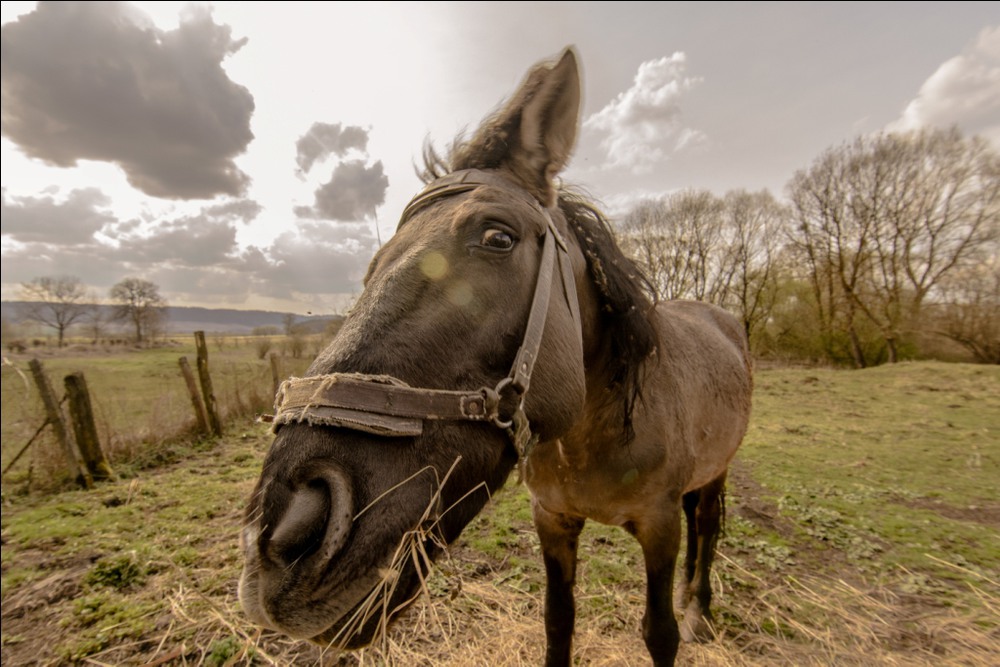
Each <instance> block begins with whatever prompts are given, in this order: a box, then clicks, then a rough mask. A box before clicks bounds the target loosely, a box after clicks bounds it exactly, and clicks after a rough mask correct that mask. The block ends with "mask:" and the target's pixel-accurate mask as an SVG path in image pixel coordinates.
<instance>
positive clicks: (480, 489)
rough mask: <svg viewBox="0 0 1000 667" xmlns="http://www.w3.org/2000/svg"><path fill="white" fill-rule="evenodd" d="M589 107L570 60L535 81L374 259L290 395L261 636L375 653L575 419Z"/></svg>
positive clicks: (256, 603) (582, 346)
mask: <svg viewBox="0 0 1000 667" xmlns="http://www.w3.org/2000/svg"><path fill="white" fill-rule="evenodd" d="M579 108H580V80H579V73H578V68H577V62H576V57H575V55H574V53H573V52H572V51H570V50H567V51H566V52H565V53H564V54H563V55H562V57H561V58H560V59H559V60H558V61H557V62H555V63H546V64H543V65H539V66H537V67H536V68H535V69H534V70H532V71H531V72H530V73H529V75H528V76H527V77H526V79H525V80H524V82H523V83H522V85H521V87H520V88H519V90H518V91H517V93H516V94H515V95H514V96H513V97H512V98H511V99H510V101H509V102H508V103H507V104H506V105H505V106H504V107H503V108H502V109H501V110H500V111H499V112H498V113H497V114H496V115H494V116H493V117H491V118H490V119H488V120H487V121H486V122H484V124H483V125H482V126H481V127H480V128H479V130H478V131H477V132H476V133H475V134H474V136H473V137H471V138H470V139H469V140H468V141H467V142H465V143H464V144H462V145H461V146H460V147H459V148H458V149H457V150H456V151H455V152H454V153H453V155H452V157H451V164H450V167H451V171H450V173H448V174H435V173H433V172H434V166H433V164H432V165H431V168H430V169H429V172H431V175H432V177H433V176H441V178H436V179H435V178H432V179H431V182H430V183H429V184H428V186H427V188H426V189H425V190H424V191H423V192H422V193H420V194H418V195H417V196H416V197H415V198H414V200H413V201H412V202H411V204H410V205H409V206H408V207H407V209H406V210H405V211H404V213H403V215H402V216H401V220H400V224H399V228H398V230H397V232H396V234H395V235H394V236H393V237H392V238H391V239H390V240H389V241H388V242H387V243H386V244H385V245H384V246H383V247H382V248H381V249H380V250H379V252H378V253H377V254H376V256H375V257H374V258H373V260H372V262H371V265H370V267H369V270H368V273H367V276H366V278H365V283H364V284H365V287H364V291H363V293H362V294H361V296H360V297H359V299H358V302H357V304H356V305H355V306H354V307H353V308H352V310H351V312H350V313H349V315H348V316H347V318H346V320H345V322H344V325H343V327H342V329H341V331H340V332H339V333H338V335H337V336H336V338H335V339H334V340H333V342H332V343H331V344H330V346H329V347H328V348H327V349H326V350H324V351H323V352H322V353H321V354H320V355H319V356H318V357H317V359H316V360H315V361H314V362H313V364H312V365H311V366H310V368H309V370H308V371H307V374H306V377H303V378H297V379H292V380H290V381H289V382H287V383H286V384H285V387H284V388H283V390H282V391H281V392H279V397H278V404H277V405H276V407H277V413H276V417H275V438H274V441H273V444H272V445H271V448H270V450H269V452H268V454H267V456H266V459H265V461H264V464H263V469H262V473H261V476H260V479H259V481H258V483H257V485H256V488H255V490H254V492H253V494H252V496H251V498H250V501H249V504H248V507H247V510H246V515H245V519H244V525H243V529H242V535H241V544H242V550H243V555H244V558H245V567H244V570H243V574H242V577H241V580H240V600H241V602H242V604H243V607H244V609H245V610H246V612H247V614H248V615H249V616H250V617H251V618H252V619H253V620H254V621H255V622H257V623H259V624H260V625H263V626H265V627H270V628H274V629H277V630H280V631H283V632H284V633H286V634H288V635H291V636H293V637H298V638H305V639H311V640H313V641H316V642H321V643H324V644H326V643H331V642H332V643H336V644H338V645H340V646H346V647H356V646H361V645H364V644H366V643H369V642H370V641H371V639H372V637H373V636H374V635H375V633H376V631H377V630H378V628H379V623H380V620H381V619H382V618H383V617H386V616H389V615H391V614H392V613H395V612H396V611H397V610H398V609H400V608H402V607H404V606H405V605H406V604H407V603H408V602H409V601H411V600H412V598H413V597H414V593H415V591H416V590H417V588H418V586H419V581H420V578H421V576H422V575H423V573H424V572H423V570H425V569H426V567H427V566H428V564H429V561H430V559H432V558H433V557H434V556H435V555H436V554H437V553H439V552H440V550H441V548H442V546H443V545H444V544H446V543H448V542H451V541H452V540H454V539H455V538H456V537H457V536H458V535H459V533H460V532H461V530H462V529H463V528H464V526H465V525H466V524H467V523H468V522H469V521H470V520H471V519H472V518H473V517H474V516H475V515H476V513H477V512H478V511H479V510H480V509H481V508H482V507H483V505H484V504H485V502H486V501H487V500H488V498H489V497H490V494H491V493H493V492H494V491H495V490H497V489H498V488H499V487H500V486H502V485H503V483H504V481H505V480H506V478H507V476H508V474H509V473H510V471H511V470H512V468H513V467H514V465H515V464H516V462H517V460H518V456H519V452H518V449H519V448H520V449H522V450H523V449H524V448H525V447H526V446H530V443H531V442H533V441H534V440H535V439H537V438H541V439H543V440H551V439H554V438H556V437H558V436H559V435H560V434H561V433H563V432H565V431H566V430H567V429H569V428H570V427H571V425H572V424H573V423H574V422H575V421H576V420H577V419H578V417H579V415H580V412H581V411H582V409H583V404H584V399H585V390H586V387H585V383H586V379H585V376H584V357H585V355H586V354H587V351H588V348H593V347H594V346H596V345H598V344H599V343H598V342H597V341H596V340H594V337H593V335H592V334H591V333H590V330H591V329H592V327H589V326H588V323H593V322H594V321H595V319H596V318H598V317H599V313H598V310H599V308H600V306H599V305H597V304H598V299H597V298H596V297H595V296H594V293H595V290H597V287H596V286H595V283H594V281H593V280H592V279H591V276H590V274H589V273H588V262H590V264H593V258H591V259H590V260H588V257H587V256H585V252H586V249H585V248H584V249H581V246H580V244H579V243H578V242H577V238H576V235H577V234H579V233H580V232H579V230H577V229H573V228H572V225H571V224H570V223H569V222H568V220H567V216H566V215H565V214H564V209H565V207H562V208H561V207H560V205H559V204H558V202H557V188H556V185H555V183H554V179H556V177H557V175H558V174H559V172H560V171H561V170H562V169H563V167H564V166H565V165H566V162H567V160H568V159H569V156H570V153H571V152H572V149H573V146H574V142H575V138H576V132H577V126H578V114H579ZM546 265H548V267H549V268H548V269H546ZM591 268H592V267H591ZM611 270H613V269H611ZM578 292H579V293H580V295H579V296H578V294H577V293H578ZM539 293H542V296H541V297H540V296H538V295H539ZM536 304H540V305H536ZM581 321H582V322H583V326H582V328H581ZM532 329H534V332H532ZM581 332H582V333H581ZM529 381H530V385H529ZM522 453H523V452H522Z"/></svg>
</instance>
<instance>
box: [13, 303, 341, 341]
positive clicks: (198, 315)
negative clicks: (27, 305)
mask: <svg viewBox="0 0 1000 667" xmlns="http://www.w3.org/2000/svg"><path fill="white" fill-rule="evenodd" d="M23 303H24V302H22V301H2V302H0V315H2V316H3V318H4V319H5V320H6V321H8V322H12V323H13V322H17V321H18V320H19V319H20V315H19V313H18V310H19V308H20V307H21V305H22V304H23ZM99 307H100V308H101V309H102V310H105V311H110V309H111V306H99ZM288 314H289V313H276V312H274V311H269V310H234V309H231V308H193V307H186V306H169V307H168V308H167V322H166V328H167V331H168V332H169V333H191V332H192V331H205V332H212V333H231V334H249V333H251V332H252V331H253V330H254V329H256V328H258V327H275V328H277V329H278V331H279V332H282V333H284V328H285V317H286V316H287V315H288ZM337 319H343V316H342V315H309V316H301V315H296V316H295V323H296V324H297V325H299V326H301V327H302V328H304V329H305V330H306V332H308V333H317V332H320V331H322V330H323V329H324V328H326V326H327V324H329V322H330V321H331V320H337Z"/></svg>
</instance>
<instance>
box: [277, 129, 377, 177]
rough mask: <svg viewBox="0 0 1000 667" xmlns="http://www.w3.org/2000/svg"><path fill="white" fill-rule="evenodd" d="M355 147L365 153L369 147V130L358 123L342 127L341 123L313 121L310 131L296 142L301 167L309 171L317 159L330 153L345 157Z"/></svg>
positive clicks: (297, 158)
mask: <svg viewBox="0 0 1000 667" xmlns="http://www.w3.org/2000/svg"><path fill="white" fill-rule="evenodd" d="M351 149H354V150H357V151H360V152H362V153H364V152H365V151H366V150H367V149H368V131H367V130H365V129H364V128H362V127H358V126H357V125H348V126H347V127H342V126H341V124H340V123H313V126H312V127H310V128H309V131H308V132H306V133H305V134H304V135H302V136H301V137H300V138H299V140H298V141H297V142H295V150H296V151H297V152H298V156H297V157H296V158H295V161H296V162H297V163H298V165H299V169H301V170H302V171H304V172H306V173H308V172H309V170H310V169H312V166H313V164H314V163H315V162H316V161H317V160H322V159H324V158H326V157H329V156H330V155H336V156H337V157H344V155H346V154H347V151H349V150H351Z"/></svg>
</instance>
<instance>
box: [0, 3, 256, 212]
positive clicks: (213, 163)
mask: <svg viewBox="0 0 1000 667" xmlns="http://www.w3.org/2000/svg"><path fill="white" fill-rule="evenodd" d="M245 42H246V40H245V39H243V40H234V39H233V38H232V36H231V31H230V29H229V27H228V26H224V25H217V24H216V23H215V22H214V21H213V20H212V15H211V11H210V10H209V9H205V8H199V7H191V8H190V9H188V10H187V12H186V14H185V15H183V16H182V17H181V21H180V24H179V26H178V27H177V29H176V30H171V31H163V30H159V29H157V28H156V27H155V26H154V25H153V24H152V22H151V21H150V20H149V19H148V18H147V17H146V16H145V15H143V14H141V13H139V12H138V11H137V10H136V9H134V8H133V7H131V6H129V5H126V4H122V3H115V2H43V3H39V5H38V8H37V9H36V10H35V11H34V12H32V13H30V14H26V15H24V16H21V17H20V18H19V19H18V20H17V21H13V22H10V23H7V24H6V25H4V26H3V29H2V45H0V49H2V56H3V57H2V65H0V70H2V90H3V95H2V98H3V101H2V131H3V133H4V135H6V136H7V137H8V138H10V139H11V140H12V141H13V142H14V143H16V144H17V145H18V146H19V147H20V148H21V149H22V150H23V151H24V152H25V153H26V154H27V155H29V156H30V157H34V158H38V159H40V160H43V161H45V162H47V163H50V164H53V165H57V166H61V167H69V166H73V165H75V164H76V163H77V161H78V160H98V161H105V162H111V163H115V164H117V165H119V166H120V167H121V168H122V169H123V170H124V171H125V174H126V176H127V177H128V180H129V182H130V183H131V184H132V185H133V186H134V187H136V188H138V189H139V190H141V191H143V192H144V193H146V194H148V195H152V196H155V197H163V198H171V199H197V198H209V197H213V196H215V195H218V194H229V195H239V194H240V193H242V192H243V191H244V190H245V188H246V186H247V184H248V182H249V178H248V177H247V175H246V174H244V173H243V172H242V171H241V170H240V169H239V168H238V167H237V166H236V164H235V163H234V162H233V158H234V157H236V156H237V155H240V154H241V153H243V151H244V150H245V149H246V147H247V145H248V144H249V143H250V141H251V140H252V139H253V133H252V132H251V131H250V117H251V115H252V113H253V110H254V101H253V96H252V95H251V94H250V92H249V91H248V90H247V89H246V88H244V87H243V86H241V85H238V84H236V83H234V82H233V81H231V80H230V79H229V77H228V76H227V74H226V72H225V70H224V69H223V68H222V61H223V60H224V59H225V58H226V57H227V56H228V55H230V54H232V53H235V52H236V51H237V50H239V49H240V48H241V47H242V46H243V44H244V43H245Z"/></svg>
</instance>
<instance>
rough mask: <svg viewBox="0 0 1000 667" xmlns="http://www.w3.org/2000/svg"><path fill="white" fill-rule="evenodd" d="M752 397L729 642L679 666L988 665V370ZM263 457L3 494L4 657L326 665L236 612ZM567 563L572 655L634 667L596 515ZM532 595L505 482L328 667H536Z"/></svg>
mask: <svg viewBox="0 0 1000 667" xmlns="http://www.w3.org/2000/svg"><path fill="white" fill-rule="evenodd" d="M225 352H226V350H223V351H221V352H219V353H218V357H219V358H220V360H221V359H222V358H224V353H225ZM212 353H213V354H215V353H216V350H213V351H212ZM233 354H234V360H236V361H238V363H247V362H246V360H245V359H244V360H239V359H238V358H237V357H235V354H236V350H233ZM137 356H142V353H138V355H137ZM176 356H178V355H177V350H173V351H170V352H169V354H167V353H163V354H162V355H161V354H160V353H157V354H155V355H150V359H153V360H154V361H155V363H154V364H152V366H153V368H152V370H148V372H146V373H140V375H143V377H153V378H156V377H158V376H157V375H156V368H162V369H166V368H167V366H168V365H169V363H170V359H171V358H175V357H176ZM160 360H165V361H162V364H163V365H158V364H161V361H160ZM66 363H69V361H68V360H67V361H66ZM108 363H109V364H110V363H112V362H108ZM130 363H131V361H130ZM172 363H176V361H174V362H172ZM114 367H115V368H117V369H119V370H121V369H122V368H123V367H124V366H114ZM139 367H141V365H139ZM86 370H87V373H88V378H89V374H90V370H89V369H86ZM6 372H7V371H5V376H4V381H5V382H6V381H7V376H6ZM164 372H166V371H165V370H164ZM176 381H177V382H179V378H178V379H176ZM268 381H269V378H268ZM137 382H139V381H138V380H137ZM756 385H757V391H756V395H755V401H754V414H753V419H752V424H751V428H750V432H749V433H748V436H747V439H746V442H745V445H744V447H743V448H742V449H741V451H740V454H739V455H738V457H737V461H736V463H735V465H734V468H733V472H732V475H731V478H730V485H729V495H728V517H727V531H726V535H725V537H724V538H723V539H722V540H721V541H720V546H719V557H718V559H717V566H716V569H715V571H714V576H713V578H714V588H715V591H716V597H715V612H716V618H717V619H718V621H719V626H720V630H721V632H722V635H723V637H722V638H721V639H720V640H719V641H718V642H715V643H712V644H709V645H704V646H684V647H682V655H681V661H682V662H683V663H685V664H693V665H720V664H725V665H751V664H753V665H787V664H809V665H827V664H837V665H842V664H843V665H859V666H860V665H871V664H907V665H934V666H935V667H937V665H988V664H990V661H991V660H992V658H993V657H994V656H995V655H996V654H997V652H998V651H1000V618H998V616H997V614H996V610H997V608H1000V583H998V581H997V571H998V568H1000V533H998V531H1000V498H998V496H997V491H996V489H997V486H996V480H997V479H1000V474H998V472H1000V471H998V465H1000V397H998V393H1000V392H997V387H1000V368H996V367H985V366H972V365H946V364H940V363H913V364H900V365H897V366H893V367H881V368H875V369H870V370H865V371H832V370H822V369H818V370H817V369H810V370H802V369H785V370H765V371H761V372H759V373H758V374H757V379H756ZM6 386H7V385H5V387H6ZM5 391H6V389H5ZM5 400H6V397H5ZM3 418H4V420H5V421H6V420H7V418H8V416H7V413H6V411H5V412H4V416H3ZM269 442H270V437H269V435H268V433H267V428H266V427H265V426H263V425H260V424H254V423H252V422H251V421H250V420H249V419H243V420H242V421H239V422H235V423H231V424H230V425H229V427H228V428H227V434H226V436H225V437H224V438H223V439H221V440H219V441H217V442H209V441H203V442H200V443H190V442H184V441H180V442H178V443H176V444H175V445H173V446H174V447H176V448H177V449H178V454H179V455H178V456H176V457H174V458H173V459H172V463H170V464H169V465H165V466H161V467H157V468H145V469H142V468H137V469H135V470H133V472H132V474H131V475H130V476H129V477H127V478H125V479H122V480H121V481H118V482H114V483H105V484H102V485H100V486H99V487H98V488H97V489H96V490H94V491H91V492H84V491H77V490H65V491H61V492H58V493H54V494H40V493H32V494H29V495H18V494H8V486H9V485H8V484H7V483H5V490H4V494H5V507H4V511H3V515H2V525H3V539H4V547H3V552H2V558H3V579H2V582H3V585H2V595H3V608H4V622H3V638H2V647H3V648H2V650H3V658H4V659H3V662H4V665H5V666H6V665H8V664H9V665H12V666H13V665H18V664H28V663H34V662H37V663H40V664H65V663H80V664H82V663H83V662H84V661H85V660H87V661H89V663H88V664H143V663H146V662H151V661H153V660H160V659H162V658H164V657H165V656H167V657H169V656H173V657H172V658H171V660H170V661H167V662H166V663H163V664H218V665H222V664H240V665H244V664H246V665H249V664H274V665H289V664H320V663H324V664H325V663H329V661H330V656H328V655H327V656H324V655H323V654H322V652H321V651H320V650H319V649H317V648H315V647H312V646H310V645H307V644H303V643H299V642H294V641H290V640H287V639H284V638H282V637H280V636H278V635H275V634H270V633H264V634H263V635H260V634H258V633H257V632H256V631H255V629H254V628H252V627H251V626H250V625H249V624H248V623H247V621H246V620H245V619H244V618H243V616H242V614H241V612H240V610H239V608H238V603H237V602H236V591H235V582H236V579H237V577H238V574H239V569H240V566H241V563H240V556H239V552H238V547H237V542H238V530H239V525H240V517H241V513H242V510H243V507H244V503H245V499H246V497H247V494H248V493H249V492H250V490H251V489H252V486H253V484H254V482H255V480H256V477H257V475H258V474H259V470H260V464H261V461H262V459H263V456H264V453H265V451H266V449H267V447H268V445H269ZM5 448H6V444H5ZM113 463H114V462H113ZM19 484H20V482H18V485H19ZM580 558H581V560H580V566H579V572H578V577H577V579H578V583H577V601H578V604H577V609H578V614H577V634H576V637H577V639H576V655H577V659H578V663H579V664H593V665H598V664H603V665H608V664H620V665H645V664H648V659H647V658H646V655H645V649H644V647H643V645H642V640H641V637H640V633H639V626H640V622H641V621H640V619H641V616H642V613H643V604H644V594H645V593H644V591H645V582H644V579H643V564H642V557H641V553H640V551H639V548H638V545H637V544H636V543H635V541H634V540H633V539H632V538H631V537H630V536H629V535H627V534H626V533H625V532H624V531H622V530H620V529H615V528H609V527H606V526H600V525H596V524H593V523H588V524H587V527H586V528H585V530H584V533H583V535H582V536H581V540H580ZM543 592H544V570H543V567H542V562H541V555H540V553H539V547H538V540H537V537H536V536H535V534H534V531H533V528H532V525H531V512H530V506H529V499H528V495H527V491H526V490H525V488H524V487H523V486H521V485H517V484H515V483H514V480H513V478H512V480H511V482H509V483H508V485H507V486H506V487H505V488H504V489H502V490H501V491H500V492H498V493H497V494H496V496H495V498H494V499H493V501H492V502H491V503H490V504H489V505H488V506H487V508H486V510H485V511H484V512H483V513H482V514H481V515H480V516H479V517H477V518H476V519H475V520H474V521H473V522H472V523H471V524H470V525H469V527H468V528H467V529H466V531H465V532H464V533H463V535H462V537H461V538H460V539H459V540H458V542H457V543H456V544H455V545H454V546H453V547H452V548H451V549H450V552H449V556H448V557H446V558H444V559H443V560H442V561H441V562H440V563H439V566H438V567H437V568H436V570H435V572H434V574H433V575H432V576H431V578H430V579H429V581H428V586H427V595H426V596H425V598H424V599H423V600H421V601H420V602H419V603H418V604H417V605H416V607H415V609H414V610H413V611H412V612H410V613H409V614H408V615H407V616H406V617H405V618H404V619H402V620H401V621H400V623H399V624H398V625H397V626H396V629H395V630H393V631H392V632H391V633H390V635H391V637H392V642H390V645H389V646H388V647H387V648H380V649H376V648H373V649H367V650H366V651H364V652H361V653H360V654H356V655H355V656H354V657H351V658H346V657H345V658H344V659H343V661H342V662H340V663H336V662H335V663H334V664H344V665H411V664H413V665H435V666H437V665H467V664H475V665H480V664H490V665H533V664H538V663H539V662H540V660H541V655H542V653H541V651H542V647H543V646H544V631H543V624H542V620H541V606H542V596H543Z"/></svg>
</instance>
